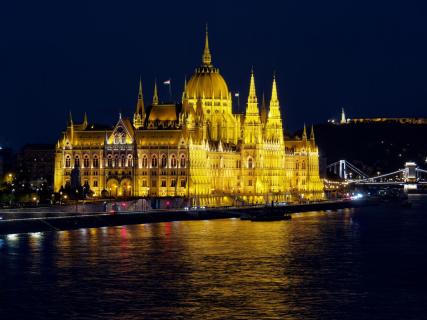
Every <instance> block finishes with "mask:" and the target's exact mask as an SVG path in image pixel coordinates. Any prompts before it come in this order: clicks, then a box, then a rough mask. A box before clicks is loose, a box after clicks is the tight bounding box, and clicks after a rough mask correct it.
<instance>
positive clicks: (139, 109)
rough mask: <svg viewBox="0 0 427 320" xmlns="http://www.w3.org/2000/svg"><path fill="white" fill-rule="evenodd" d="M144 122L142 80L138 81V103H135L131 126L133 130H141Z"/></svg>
mask: <svg viewBox="0 0 427 320" xmlns="http://www.w3.org/2000/svg"><path fill="white" fill-rule="evenodd" d="M144 120H145V107H144V100H143V96H142V80H141V78H140V79H139V91H138V102H137V103H136V110H135V114H134V115H133V125H134V127H135V128H137V129H138V128H141V127H142V126H143V124H144Z"/></svg>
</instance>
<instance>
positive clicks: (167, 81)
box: [163, 79, 171, 85]
mask: <svg viewBox="0 0 427 320" xmlns="http://www.w3.org/2000/svg"><path fill="white" fill-rule="evenodd" d="M163 84H166V85H170V84H171V79H168V80H165V81H163Z"/></svg>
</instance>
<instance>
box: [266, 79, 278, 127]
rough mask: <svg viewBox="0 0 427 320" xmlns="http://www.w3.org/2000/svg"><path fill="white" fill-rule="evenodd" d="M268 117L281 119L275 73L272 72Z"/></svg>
mask: <svg viewBox="0 0 427 320" xmlns="http://www.w3.org/2000/svg"><path fill="white" fill-rule="evenodd" d="M268 117H269V118H277V119H280V120H281V116H280V105H279V98H278V97H277V84H276V75H275V74H273V85H272V88H271V99H270V110H269V112H268Z"/></svg>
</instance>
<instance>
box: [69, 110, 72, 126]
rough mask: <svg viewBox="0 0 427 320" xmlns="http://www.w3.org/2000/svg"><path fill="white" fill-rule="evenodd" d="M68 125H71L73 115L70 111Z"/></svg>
mask: <svg viewBox="0 0 427 320" xmlns="http://www.w3.org/2000/svg"><path fill="white" fill-rule="evenodd" d="M68 125H69V126H72V125H73V115H72V114H71V110H70V111H69V112H68Z"/></svg>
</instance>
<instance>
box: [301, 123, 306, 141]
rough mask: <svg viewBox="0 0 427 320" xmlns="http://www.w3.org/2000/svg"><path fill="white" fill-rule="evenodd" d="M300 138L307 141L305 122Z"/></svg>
mask: <svg viewBox="0 0 427 320" xmlns="http://www.w3.org/2000/svg"><path fill="white" fill-rule="evenodd" d="M302 140H304V141H307V128H306V127H305V123H304V129H303V130H302Z"/></svg>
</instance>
